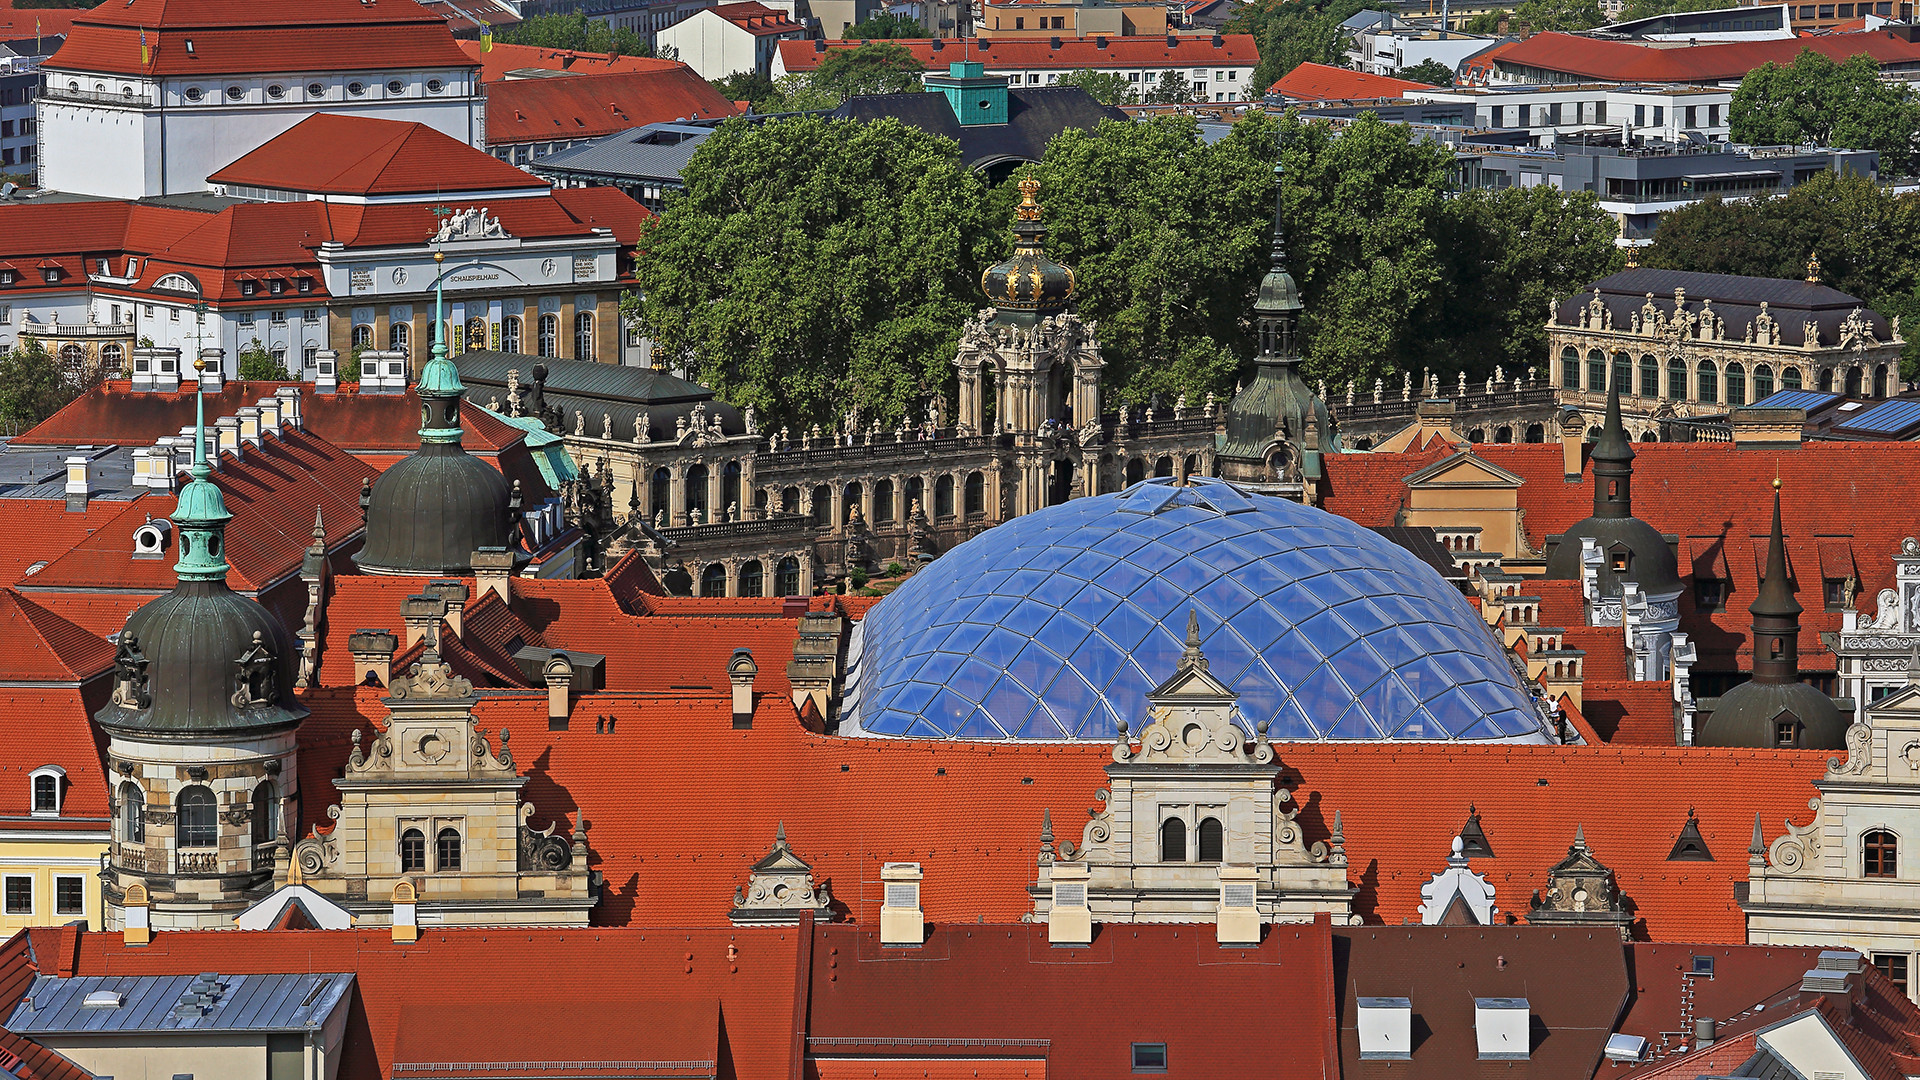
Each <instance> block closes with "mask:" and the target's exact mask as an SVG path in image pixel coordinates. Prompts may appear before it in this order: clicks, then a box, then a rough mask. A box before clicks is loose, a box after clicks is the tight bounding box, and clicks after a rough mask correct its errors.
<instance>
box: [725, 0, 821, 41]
mask: <svg viewBox="0 0 1920 1080" xmlns="http://www.w3.org/2000/svg"><path fill="white" fill-rule="evenodd" d="M713 13H714V14H715V15H718V16H719V17H721V18H723V19H725V20H727V21H728V22H730V23H732V24H733V25H735V26H737V27H739V28H740V29H742V30H745V31H746V32H748V33H750V34H752V35H754V36H755V37H766V36H768V35H771V34H794V35H802V34H805V33H806V31H807V28H806V27H804V26H802V25H800V24H799V23H797V22H794V21H793V20H792V19H790V18H788V17H787V13H786V12H784V11H781V10H779V9H778V8H770V7H768V6H767V5H765V4H762V3H760V2H759V0H742V2H740V3H734V4H721V5H720V6H718V7H716V8H714V9H713Z"/></svg>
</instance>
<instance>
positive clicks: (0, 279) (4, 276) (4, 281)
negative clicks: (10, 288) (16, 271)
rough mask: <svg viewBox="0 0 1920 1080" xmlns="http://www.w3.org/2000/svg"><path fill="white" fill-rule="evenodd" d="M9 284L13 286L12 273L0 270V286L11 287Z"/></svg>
mask: <svg viewBox="0 0 1920 1080" xmlns="http://www.w3.org/2000/svg"><path fill="white" fill-rule="evenodd" d="M11 284H13V271H11V270H0V285H11Z"/></svg>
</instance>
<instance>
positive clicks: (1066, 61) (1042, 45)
mask: <svg viewBox="0 0 1920 1080" xmlns="http://www.w3.org/2000/svg"><path fill="white" fill-rule="evenodd" d="M1222 37H1223V41H1222V44H1221V45H1220V47H1219V48H1215V47H1214V45H1213V39H1212V38H1210V37H1200V36H1181V37H1177V38H1175V40H1174V44H1173V46H1172V47H1169V46H1168V45H1167V39H1166V38H1164V37H1160V36H1158V35H1154V36H1149V37H1110V38H1107V39H1106V42H1107V47H1106V48H1105V49H1102V48H1100V46H1099V42H1097V41H1096V40H1095V39H1093V38H1062V39H1061V40H1060V47H1059V48H1058V49H1056V48H1053V47H1052V42H1051V41H1049V40H1047V39H1046V38H1031V39H1026V40H994V41H991V42H989V41H988V40H987V39H984V38H979V39H974V38H963V39H961V40H958V41H955V40H952V39H947V40H945V41H943V42H941V45H942V46H943V47H942V48H941V50H940V51H938V52H935V51H934V48H933V45H934V42H933V40H932V39H928V38H903V39H899V40H896V41H894V42H893V43H892V44H895V45H899V46H902V47H903V48H905V49H907V50H908V51H909V52H911V53H913V57H914V59H916V60H918V61H920V64H921V66H923V67H925V68H928V69H929V70H935V71H939V70H944V69H945V68H946V66H947V65H948V64H949V63H951V62H953V61H956V60H961V59H972V60H979V61H983V62H985V64H986V65H987V70H988V71H999V70H1002V69H1008V70H1011V69H1014V68H1018V69H1021V70H1029V69H1031V70H1041V71H1047V70H1051V71H1073V70H1078V69H1081V68H1111V67H1115V66H1121V65H1125V66H1128V67H1139V68H1163V67H1196V68H1197V67H1201V66H1203V65H1207V64H1232V65H1235V66H1238V67H1251V66H1253V65H1254V64H1257V63H1259V62H1260V54H1259V51H1258V50H1257V49H1256V48H1255V46H1254V41H1253V35H1252V34H1225V35H1222ZM815 44H816V42H814V41H782V42H780V44H779V46H778V47H779V50H780V62H781V64H782V66H783V67H784V68H785V69H786V70H787V72H789V73H796V72H805V71H812V70H813V69H814V68H816V67H819V66H820V58H821V57H822V56H823V55H825V54H824V53H823V52H815V51H814V46H815ZM859 45H860V43H859V42H858V41H829V42H826V47H827V48H828V49H853V48H858V47H859Z"/></svg>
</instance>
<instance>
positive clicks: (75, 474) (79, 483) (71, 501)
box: [67, 457, 90, 512]
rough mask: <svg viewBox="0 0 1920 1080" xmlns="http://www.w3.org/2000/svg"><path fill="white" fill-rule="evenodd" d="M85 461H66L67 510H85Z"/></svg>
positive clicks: (75, 459) (86, 488) (73, 458)
mask: <svg viewBox="0 0 1920 1080" xmlns="http://www.w3.org/2000/svg"><path fill="white" fill-rule="evenodd" d="M89 490H90V489H89V485H88V483H87V459H86V458H85V457H70V458H68V459H67V509H68V510H69V511H75V512H78V511H84V510H85V509H86V508H87V493H88V491H89Z"/></svg>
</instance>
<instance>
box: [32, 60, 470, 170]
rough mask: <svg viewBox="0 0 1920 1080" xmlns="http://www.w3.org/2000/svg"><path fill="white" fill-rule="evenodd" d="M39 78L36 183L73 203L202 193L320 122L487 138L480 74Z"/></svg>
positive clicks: (69, 74)
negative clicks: (410, 126)
mask: <svg viewBox="0 0 1920 1080" xmlns="http://www.w3.org/2000/svg"><path fill="white" fill-rule="evenodd" d="M43 75H44V81H43V84H42V85H43V92H42V96H41V97H40V99H39V100H38V101H37V102H36V103H35V104H36V106H37V119H38V136H39V157H40V183H41V185H42V186H43V187H47V188H51V189H53V190H56V191H67V192H73V193H76V194H84V195H99V196H104V197H107V198H119V199H138V198H143V197H146V196H150V195H167V194H175V193H180V192H197V191H205V190H206V189H207V176H208V174H210V173H213V172H216V171H218V170H219V169H220V168H222V167H223V166H226V165H229V164H231V163H232V162H234V161H235V160H237V159H238V158H240V157H242V156H244V155H246V154H247V153H249V152H251V151H253V150H255V149H257V148H259V147H260V145H261V144H263V143H265V142H267V141H268V140H269V139H272V138H273V137H274V136H276V135H279V134H281V133H282V132H284V131H286V130H287V129H288V128H291V127H293V126H294V125H295V124H297V123H299V122H300V121H302V120H304V119H306V118H307V117H309V116H312V115H314V114H316V113H322V112H330V113H344V114H352V115H358V116H373V117H377V118H379V119H383V120H399V121H412V122H416V123H422V124H426V125H427V126H429V127H432V128H434V129H435V130H437V131H440V132H443V133H445V134H446V135H449V136H451V137H453V138H456V139H459V140H460V141H461V142H464V143H467V144H468V145H470V146H477V145H479V144H480V142H481V141H482V136H483V134H484V133H483V131H482V130H481V125H480V112H479V107H480V104H481V102H482V100H483V99H482V98H480V97H479V96H478V90H477V80H476V75H477V73H476V72H472V71H468V70H457V71H446V70H439V71H414V72H364V73H357V74H345V75H343V74H325V75H315V74H301V73H298V72H289V73H286V74H284V75H269V76H249V77H246V78H238V77H234V78H220V77H218V76H208V77H207V78H205V79H192V80H186V79H168V80H163V81H159V82H153V81H148V80H141V79H133V78H128V77H125V76H112V75H97V74H94V75H90V74H86V73H82V72H73V71H54V70H43ZM394 84H397V86H396V85H394ZM435 86H437V87H438V89H437V90H435V89H433V87H435ZM356 87H357V88H358V93H355V92H354V89H355V88H356Z"/></svg>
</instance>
